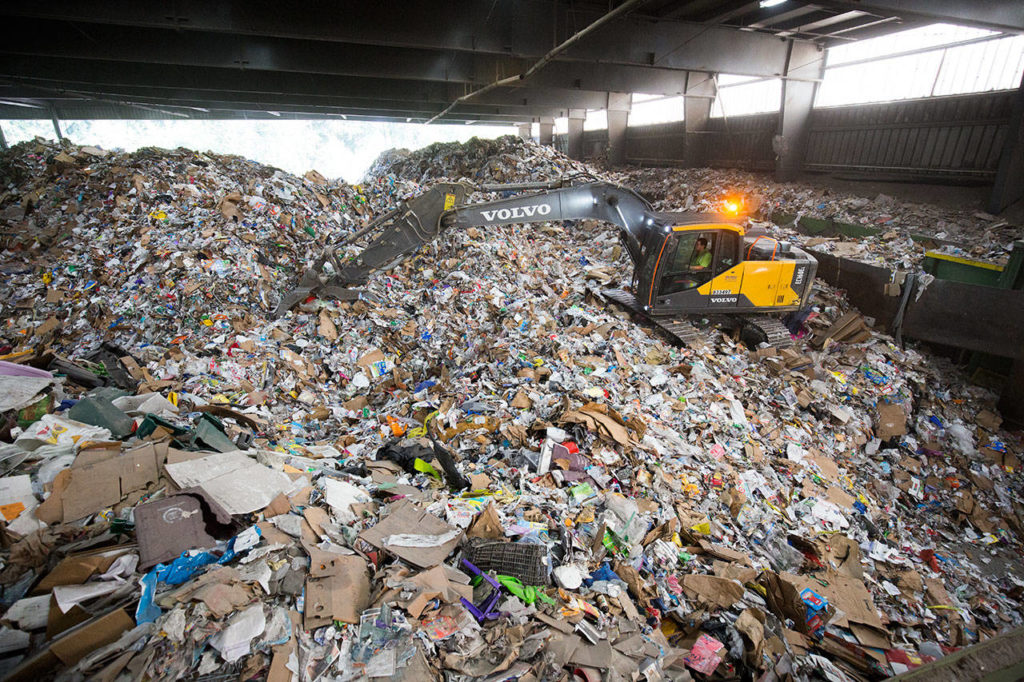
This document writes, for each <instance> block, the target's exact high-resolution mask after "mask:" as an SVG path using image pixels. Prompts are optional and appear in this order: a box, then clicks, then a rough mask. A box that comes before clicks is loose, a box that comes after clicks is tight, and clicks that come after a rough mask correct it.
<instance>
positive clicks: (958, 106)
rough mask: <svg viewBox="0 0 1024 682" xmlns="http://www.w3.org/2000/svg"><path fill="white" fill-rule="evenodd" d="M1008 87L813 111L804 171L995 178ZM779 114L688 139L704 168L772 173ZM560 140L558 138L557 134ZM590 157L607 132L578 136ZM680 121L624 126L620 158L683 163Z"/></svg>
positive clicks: (712, 124)
mask: <svg viewBox="0 0 1024 682" xmlns="http://www.w3.org/2000/svg"><path fill="white" fill-rule="evenodd" d="M1013 97H1014V91H1000V92H991V93H979V94H972V95H964V96H955V97H936V98H929V99H920V100H907V101H902V102H886V103H884V104H866V105H856V106H845V107H833V108H826V109H815V110H814V111H813V112H812V114H811V119H810V123H809V131H808V145H807V155H806V159H805V168H807V169H808V170H821V171H851V172H857V171H860V172H870V173H880V172H881V173H885V174H886V175H894V176H908V177H920V178H928V177H932V178H938V177H945V178H958V177H962V178H980V179H991V178H992V177H994V175H995V172H996V167H997V165H998V162H999V154H1000V151H1001V150H1002V145H1003V140H1004V138H1005V135H1006V126H1007V123H1008V121H1009V118H1010V112H1011V109H1012V106H1013ZM778 121H779V115H778V114H756V115H752V116H737V117H731V118H712V119H710V121H709V122H708V130H707V131H705V132H702V133H698V134H697V135H695V136H694V141H695V143H696V144H699V145H701V147H702V148H701V149H698V150H696V151H697V152H698V154H697V156H698V158H704V159H705V165H708V166H714V167H727V168H744V169H750V170H772V169H773V168H774V166H775V153H774V151H773V150H772V137H773V136H774V135H775V132H776V130H777V129H778ZM560 137H561V138H562V140H559V142H560V143H561V144H563V145H564V144H565V143H564V141H563V140H564V136H560ZM583 139H584V151H585V153H586V155H587V156H588V157H591V156H596V155H598V154H600V153H602V152H603V150H604V148H605V146H606V145H607V139H608V138H607V132H606V131H603V130H591V131H587V132H586V133H585V134H584V137H583ZM685 148H686V134H685V127H684V124H683V122H682V121H678V122H675V123H662V124H657V125H648V126H636V127H630V128H628V129H627V131H626V158H627V161H628V162H630V163H640V164H649V165H658V164H666V165H673V164H679V163H681V161H682V159H683V158H684V150H685Z"/></svg>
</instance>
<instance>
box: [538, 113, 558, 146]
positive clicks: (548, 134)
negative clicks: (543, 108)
mask: <svg viewBox="0 0 1024 682" xmlns="http://www.w3.org/2000/svg"><path fill="white" fill-rule="evenodd" d="M539 141H540V143H541V144H546V145H547V146H549V147H550V146H552V145H554V144H555V117H554V116H541V117H540V136H539Z"/></svg>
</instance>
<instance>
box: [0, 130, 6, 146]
mask: <svg viewBox="0 0 1024 682" xmlns="http://www.w3.org/2000/svg"><path fill="white" fill-rule="evenodd" d="M0 149H2V150H4V151H7V138H6V137H4V129H3V127H0Z"/></svg>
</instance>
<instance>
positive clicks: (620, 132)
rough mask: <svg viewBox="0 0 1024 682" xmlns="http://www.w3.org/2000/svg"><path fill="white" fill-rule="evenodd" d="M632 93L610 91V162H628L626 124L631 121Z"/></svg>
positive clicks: (614, 163) (613, 163)
mask: <svg viewBox="0 0 1024 682" xmlns="http://www.w3.org/2000/svg"><path fill="white" fill-rule="evenodd" d="M630 101H631V95H630V94H629V93H622V92H609V93H608V163H609V164H611V165H613V166H615V165H619V164H623V163H626V125H627V124H628V123H629V105H630Z"/></svg>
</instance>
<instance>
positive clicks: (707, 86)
mask: <svg viewBox="0 0 1024 682" xmlns="http://www.w3.org/2000/svg"><path fill="white" fill-rule="evenodd" d="M716 95H718V88H717V85H716V83H715V76H714V74H711V73H707V72H705V71H690V72H689V73H687V74H686V89H685V91H684V93H683V97H684V99H683V123H684V125H685V128H686V136H685V143H684V144H685V146H684V148H683V163H685V164H686V166H687V167H688V168H697V167H700V166H706V165H707V144H706V140H707V135H705V132H706V131H707V129H708V121H709V120H710V119H711V105H712V104H713V103H714V101H715V96H716Z"/></svg>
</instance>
